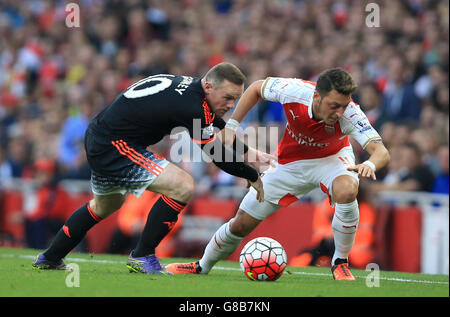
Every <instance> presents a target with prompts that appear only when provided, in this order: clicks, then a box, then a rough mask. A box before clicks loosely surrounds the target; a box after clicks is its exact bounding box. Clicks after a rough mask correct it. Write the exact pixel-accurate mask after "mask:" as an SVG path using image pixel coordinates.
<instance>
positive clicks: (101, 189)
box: [85, 128, 169, 198]
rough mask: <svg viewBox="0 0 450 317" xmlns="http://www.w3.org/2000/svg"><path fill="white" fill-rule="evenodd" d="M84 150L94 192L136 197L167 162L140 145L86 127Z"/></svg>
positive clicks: (152, 180)
mask: <svg viewBox="0 0 450 317" xmlns="http://www.w3.org/2000/svg"><path fill="white" fill-rule="evenodd" d="M85 149H86V156H87V160H88V162H89V165H90V167H91V170H92V175H91V188H92V192H93V193H94V194H95V195H109V194H116V193H120V194H126V193H131V194H133V195H134V196H136V197H138V198H139V197H140V196H141V195H142V193H143V192H144V190H145V189H146V188H147V187H148V186H149V185H150V184H152V183H153V182H154V181H155V179H156V178H157V177H158V176H159V175H160V174H161V173H162V171H163V170H164V169H165V168H166V166H167V165H168V164H169V161H167V160H166V159H165V158H164V157H162V156H159V155H158V154H155V153H153V152H150V151H147V149H146V148H145V147H143V146H136V145H134V146H130V145H128V143H127V141H124V140H122V139H119V138H115V137H111V136H105V135H102V134H101V133H99V132H97V131H93V130H92V129H89V128H88V130H87V131H86V136H85Z"/></svg>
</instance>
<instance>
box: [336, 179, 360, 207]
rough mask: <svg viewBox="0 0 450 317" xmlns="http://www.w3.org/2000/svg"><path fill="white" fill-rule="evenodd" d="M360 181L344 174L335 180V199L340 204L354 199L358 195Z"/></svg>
mask: <svg viewBox="0 0 450 317" xmlns="http://www.w3.org/2000/svg"><path fill="white" fill-rule="evenodd" d="M358 185H359V184H358V181H357V180H356V179H354V178H353V177H351V176H347V175H343V176H339V177H337V178H336V179H335V180H334V181H333V200H334V201H335V202H337V203H340V204H346V203H350V202H352V201H354V200H355V199H356V196H357V195H358Z"/></svg>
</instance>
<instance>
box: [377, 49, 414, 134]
mask: <svg viewBox="0 0 450 317" xmlns="http://www.w3.org/2000/svg"><path fill="white" fill-rule="evenodd" d="M387 67H388V76H387V82H386V87H385V88H384V91H383V98H382V103H381V114H380V118H379V119H378V121H377V124H376V125H378V126H380V123H381V124H382V123H384V122H386V121H397V122H402V121H407V120H413V121H415V122H418V121H419V118H420V110H421V103H420V99H419V98H418V97H417V95H416V93H415V91H414V87H413V86H412V84H411V83H410V80H409V78H408V77H407V74H408V73H407V72H406V65H405V60H404V59H403V58H402V57H401V56H400V55H397V56H393V57H391V58H390V60H389V62H388V66H387Z"/></svg>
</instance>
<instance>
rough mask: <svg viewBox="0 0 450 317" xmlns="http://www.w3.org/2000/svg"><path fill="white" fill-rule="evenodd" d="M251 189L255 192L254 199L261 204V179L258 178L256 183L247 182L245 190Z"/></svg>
mask: <svg viewBox="0 0 450 317" xmlns="http://www.w3.org/2000/svg"><path fill="white" fill-rule="evenodd" d="M250 186H251V187H253V188H254V189H255V190H256V199H257V200H258V201H259V202H260V203H262V202H263V201H264V189H263V183H262V181H261V177H260V176H258V179H257V180H256V182H251V181H247V188H250Z"/></svg>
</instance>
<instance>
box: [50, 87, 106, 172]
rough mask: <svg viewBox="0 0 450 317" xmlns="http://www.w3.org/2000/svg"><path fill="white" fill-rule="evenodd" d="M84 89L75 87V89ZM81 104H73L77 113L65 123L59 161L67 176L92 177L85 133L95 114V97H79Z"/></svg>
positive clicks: (80, 92)
mask: <svg viewBox="0 0 450 317" xmlns="http://www.w3.org/2000/svg"><path fill="white" fill-rule="evenodd" d="M77 90H78V91H79V92H78V93H79V94H83V91H82V90H81V88H79V87H74V89H73V90H72V92H73V91H77ZM79 98H80V99H79V100H77V101H78V102H79V104H75V105H73V106H74V107H73V109H76V108H79V110H78V109H77V110H75V111H76V113H75V114H74V115H72V116H69V117H68V118H67V119H66V120H65V122H64V123H63V126H62V130H61V137H60V141H59V163H60V166H61V168H62V174H63V177H65V178H75V179H90V177H91V172H90V168H89V165H88V163H87V160H86V155H85V153H84V134H85V132H86V129H87V126H88V125H89V122H90V120H91V119H92V117H93V115H94V111H95V109H97V107H95V104H93V103H94V102H95V99H94V98H93V97H91V96H89V97H84V98H82V97H79Z"/></svg>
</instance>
